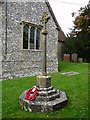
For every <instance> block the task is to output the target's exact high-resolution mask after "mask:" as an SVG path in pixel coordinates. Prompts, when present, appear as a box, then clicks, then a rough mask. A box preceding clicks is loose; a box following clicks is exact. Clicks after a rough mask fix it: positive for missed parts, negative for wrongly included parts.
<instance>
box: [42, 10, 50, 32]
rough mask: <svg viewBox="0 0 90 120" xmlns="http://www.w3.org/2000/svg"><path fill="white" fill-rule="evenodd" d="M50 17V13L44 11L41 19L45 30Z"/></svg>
mask: <svg viewBox="0 0 90 120" xmlns="http://www.w3.org/2000/svg"><path fill="white" fill-rule="evenodd" d="M49 19H50V17H49V16H48V14H47V13H46V12H44V14H43V16H42V18H41V20H40V21H41V22H42V24H43V27H44V29H43V31H44V32H45V31H46V23H47V22H48V20H49Z"/></svg>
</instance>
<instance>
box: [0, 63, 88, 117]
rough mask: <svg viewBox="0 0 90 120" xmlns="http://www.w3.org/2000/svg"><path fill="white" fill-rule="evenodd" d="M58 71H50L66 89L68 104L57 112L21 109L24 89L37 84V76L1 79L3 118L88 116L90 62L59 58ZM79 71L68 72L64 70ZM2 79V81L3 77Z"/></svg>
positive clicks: (59, 86) (55, 83)
mask: <svg viewBox="0 0 90 120" xmlns="http://www.w3.org/2000/svg"><path fill="white" fill-rule="evenodd" d="M58 69H59V72H57V73H52V74H50V76H51V78H52V79H51V84H52V86H53V87H55V88H56V89H59V90H62V91H65V93H66V95H67V98H68V101H67V104H66V106H64V107H62V108H61V109H59V110H58V111H55V112H48V113H47V112H44V113H41V112H40V113H39V112H29V111H25V110H22V109H20V106H19V96H20V94H21V93H22V91H24V90H26V89H29V88H31V87H32V86H34V85H36V76H32V77H23V78H16V79H13V80H5V81H2V118H9V119H10V118H88V63H72V62H63V61H59V64H58ZM70 71H74V72H78V73H79V74H75V75H71V76H67V75H64V74H62V73H65V72H70ZM0 82H1V81H0Z"/></svg>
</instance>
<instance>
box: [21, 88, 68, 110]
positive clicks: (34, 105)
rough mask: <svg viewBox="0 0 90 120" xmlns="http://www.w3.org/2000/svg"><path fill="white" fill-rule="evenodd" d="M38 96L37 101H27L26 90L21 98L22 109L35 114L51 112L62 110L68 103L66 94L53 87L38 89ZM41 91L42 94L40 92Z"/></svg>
mask: <svg viewBox="0 0 90 120" xmlns="http://www.w3.org/2000/svg"><path fill="white" fill-rule="evenodd" d="M38 91H39V92H38V96H37V97H36V99H35V100H33V101H29V100H25V93H26V90H25V91H24V92H23V93H22V94H21V96H20V101H19V103H20V107H21V108H22V109H24V106H27V110H28V109H31V110H32V111H35V112H51V111H55V110H57V109H59V108H61V107H62V106H63V105H65V104H66V102H67V97H66V94H65V92H62V91H59V90H56V89H55V88H53V87H52V86H50V87H48V88H38ZM40 91H41V92H40Z"/></svg>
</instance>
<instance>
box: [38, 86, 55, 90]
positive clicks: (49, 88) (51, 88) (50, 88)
mask: <svg viewBox="0 0 90 120" xmlns="http://www.w3.org/2000/svg"><path fill="white" fill-rule="evenodd" d="M37 89H38V91H49V90H53V87H52V86H50V87H48V88H38V87H37Z"/></svg>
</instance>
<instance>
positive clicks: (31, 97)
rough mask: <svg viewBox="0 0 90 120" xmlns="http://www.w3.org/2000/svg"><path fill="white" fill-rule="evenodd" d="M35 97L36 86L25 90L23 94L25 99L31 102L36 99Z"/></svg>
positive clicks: (36, 92) (36, 93)
mask: <svg viewBox="0 0 90 120" xmlns="http://www.w3.org/2000/svg"><path fill="white" fill-rule="evenodd" d="M37 95H38V89H37V87H36V86H33V87H32V88H30V89H28V90H27V92H26V94H25V99H26V100H30V101H32V100H34V99H35V98H36V96H37Z"/></svg>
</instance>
